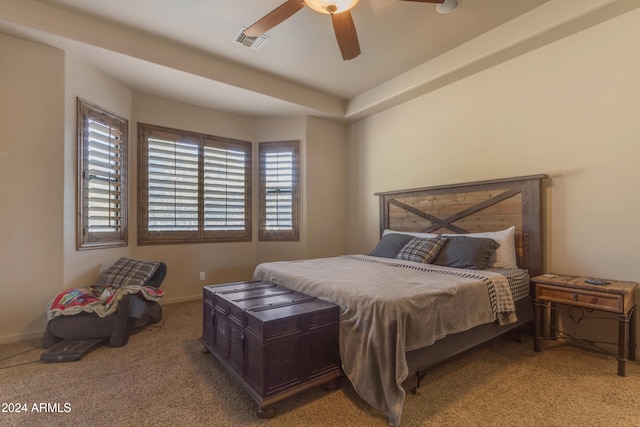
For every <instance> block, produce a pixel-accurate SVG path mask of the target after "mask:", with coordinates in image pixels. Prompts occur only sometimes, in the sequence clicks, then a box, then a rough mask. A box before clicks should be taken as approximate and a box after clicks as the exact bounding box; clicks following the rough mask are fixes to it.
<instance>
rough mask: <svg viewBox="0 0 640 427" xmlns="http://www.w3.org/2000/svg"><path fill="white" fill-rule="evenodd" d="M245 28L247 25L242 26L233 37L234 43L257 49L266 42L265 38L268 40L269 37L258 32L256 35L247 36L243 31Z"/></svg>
mask: <svg viewBox="0 0 640 427" xmlns="http://www.w3.org/2000/svg"><path fill="white" fill-rule="evenodd" d="M246 29H247V27H242V29H241V30H240V32H239V33H238V34H236V37H235V39H233V42H234V43H238V44H241V45H242V46H246V47H250V48H251V49H253V50H258V49H260V48H261V47H262V45H264V44H265V43H266V42H267V40H269V37H267V36H265V35H264V34H260V35H259V36H258V37H249V36H248V35H246V34H245V33H244V30H246Z"/></svg>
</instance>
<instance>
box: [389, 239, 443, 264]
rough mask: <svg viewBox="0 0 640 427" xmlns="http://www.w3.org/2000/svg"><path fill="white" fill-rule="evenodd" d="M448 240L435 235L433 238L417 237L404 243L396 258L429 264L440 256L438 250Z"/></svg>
mask: <svg viewBox="0 0 640 427" xmlns="http://www.w3.org/2000/svg"><path fill="white" fill-rule="evenodd" d="M446 241H447V239H446V238H444V237H434V238H433V239H422V238H420V237H415V238H413V239H411V240H409V243H407V244H406V245H404V247H403V248H402V249H401V250H400V252H398V255H397V256H396V259H402V260H405V261H413V262H420V263H423V264H429V263H430V262H431V261H433V260H434V259H435V257H436V256H438V252H440V249H442V247H443V246H444V244H445V242H446Z"/></svg>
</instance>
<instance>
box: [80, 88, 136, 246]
mask: <svg viewBox="0 0 640 427" xmlns="http://www.w3.org/2000/svg"><path fill="white" fill-rule="evenodd" d="M77 105H78V223H77V227H78V229H77V239H76V246H77V248H78V250H84V249H97V248H107V247H116V246H127V244H128V236H127V134H128V128H129V122H128V121H127V120H125V119H123V118H121V117H118V116H116V115H114V114H112V113H109V112H107V111H104V110H103V109H102V108H100V107H97V106H95V105H92V104H90V103H88V102H86V101H84V100H82V99H79V98H78V102H77Z"/></svg>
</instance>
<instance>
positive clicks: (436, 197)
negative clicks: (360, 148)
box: [375, 175, 548, 277]
mask: <svg viewBox="0 0 640 427" xmlns="http://www.w3.org/2000/svg"><path fill="white" fill-rule="evenodd" d="M546 178H548V177H547V175H530V176H522V177H515V178H506V179H495V180H490V181H478V182H469V183H464V184H453V185H441V186H436V187H426V188H416V189H412V190H401V191H388V192H381V193H375V195H376V196H379V197H380V235H381V236H382V232H383V231H384V230H385V229H391V230H396V231H417V232H423V233H459V234H462V233H476V232H485V231H498V230H504V229H505V228H508V227H511V226H512V225H514V226H515V227H516V255H517V258H518V266H519V267H521V268H526V269H528V270H529V274H530V275H531V277H533V276H537V275H539V274H542V273H543V266H542V263H543V254H542V206H541V197H542V180H543V179H546Z"/></svg>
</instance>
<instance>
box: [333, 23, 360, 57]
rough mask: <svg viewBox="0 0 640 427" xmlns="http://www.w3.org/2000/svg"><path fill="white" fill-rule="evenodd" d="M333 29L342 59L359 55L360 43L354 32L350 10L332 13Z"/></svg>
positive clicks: (354, 27) (354, 26)
mask: <svg viewBox="0 0 640 427" xmlns="http://www.w3.org/2000/svg"><path fill="white" fill-rule="evenodd" d="M331 20H332V21H333V30H334V31H335V33H336V40H338V46H340V53H342V59H344V60H345V61H348V60H349V59H353V58H355V57H356V56H358V55H360V44H359V43H358V34H357V33H356V25H355V24H354V23H353V18H352V17H351V12H349V11H346V12H342V13H332V14H331Z"/></svg>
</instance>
